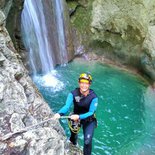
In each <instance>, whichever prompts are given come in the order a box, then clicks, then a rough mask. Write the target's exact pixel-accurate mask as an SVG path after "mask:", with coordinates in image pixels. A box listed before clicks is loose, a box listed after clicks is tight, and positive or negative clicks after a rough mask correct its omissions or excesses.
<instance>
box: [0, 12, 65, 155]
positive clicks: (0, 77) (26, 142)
mask: <svg viewBox="0 0 155 155" xmlns="http://www.w3.org/2000/svg"><path fill="white" fill-rule="evenodd" d="M51 116H52V112H51V110H50V108H49V107H48V105H47V104H46V103H45V101H44V100H43V98H42V96H41V95H40V93H39V92H38V90H37V88H36V87H35V86H34V84H33V83H32V81H31V79H30V77H29V76H28V72H27V71H26V70H25V68H24V66H23V64H22V62H21V60H20V56H19V54H18V53H17V52H16V51H15V49H14V47H13V44H12V41H11V39H10V37H9V35H8V32H7V31H6V28H5V16H4V14H3V13H2V12H1V11H0V154H2V155H3V154H7V155H9V154H16V155H19V154H29V155H34V154H40V155H41V154H42V155H44V154H46V155H48V154H49V155H51V154H53V155H54V154H55V155H64V154H65V151H64V139H65V138H64V136H63V135H64V133H63V130H62V128H61V126H60V125H59V123H58V121H51V122H49V123H44V124H43V125H41V126H38V127H37V128H32V129H31V130H28V131H27V132H24V133H20V134H16V135H13V136H12V137H10V138H9V139H7V140H5V141H2V139H1V138H2V137H4V136H5V135H6V134H8V133H12V132H16V131H19V130H21V129H23V128H25V127H26V126H31V125H34V124H36V123H38V122H41V121H43V120H45V119H47V118H50V117H51ZM38 146H39V147H38Z"/></svg>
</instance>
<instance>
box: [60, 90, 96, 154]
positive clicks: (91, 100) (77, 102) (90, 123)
mask: <svg viewBox="0 0 155 155" xmlns="http://www.w3.org/2000/svg"><path fill="white" fill-rule="evenodd" d="M72 104H74V108H73V112H74V114H78V115H79V118H80V122H81V124H82V127H83V133H84V155H91V149H92V137H93V133H94V128H95V126H96V118H95V117H94V113H95V111H96V108H97V105H98V98H97V95H96V94H95V93H94V91H93V90H92V89H90V90H89V94H88V95H87V96H84V95H82V94H81V93H80V89H79V88H76V89H75V90H73V91H72V92H71V93H69V95H68V97H67V100H66V104H65V106H64V107H62V108H61V109H60V110H59V112H58V113H59V114H60V115H64V114H65V113H67V112H68V110H69V108H70V107H71V105H72ZM70 141H71V142H72V143H73V144H74V145H76V143H77V134H75V133H73V132H72V131H71V137H70Z"/></svg>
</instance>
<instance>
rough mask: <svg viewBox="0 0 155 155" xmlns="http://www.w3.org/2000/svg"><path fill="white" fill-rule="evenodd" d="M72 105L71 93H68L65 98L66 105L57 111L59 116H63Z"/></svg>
mask: <svg viewBox="0 0 155 155" xmlns="http://www.w3.org/2000/svg"><path fill="white" fill-rule="evenodd" d="M72 103H73V95H72V93H69V94H68V96H67V100H66V104H65V105H64V106H63V107H62V108H61V109H60V110H59V111H58V113H59V114H60V115H64V114H66V113H67V112H68V110H69V108H70V107H71V105H72Z"/></svg>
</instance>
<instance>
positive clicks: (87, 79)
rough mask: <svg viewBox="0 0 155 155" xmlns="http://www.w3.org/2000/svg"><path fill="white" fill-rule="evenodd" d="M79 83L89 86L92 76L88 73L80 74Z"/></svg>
mask: <svg viewBox="0 0 155 155" xmlns="http://www.w3.org/2000/svg"><path fill="white" fill-rule="evenodd" d="M79 82H86V83H90V84H91V82H92V76H91V75H90V74H89V73H82V74H80V77H79Z"/></svg>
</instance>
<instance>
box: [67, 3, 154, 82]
mask: <svg viewBox="0 0 155 155" xmlns="http://www.w3.org/2000/svg"><path fill="white" fill-rule="evenodd" d="M67 2H68V6H69V10H70V18H71V23H72V26H73V27H74V29H76V31H77V32H76V33H77V34H79V36H80V37H79V38H78V39H79V40H80V43H81V44H82V45H83V46H84V47H85V49H86V51H92V52H95V53H97V54H98V55H100V56H102V55H104V56H106V57H108V58H109V59H112V60H113V61H119V62H121V63H122V64H125V65H130V66H134V67H136V68H138V69H139V70H141V71H142V72H143V73H144V74H146V75H148V76H149V77H150V78H151V79H152V80H155V47H154V42H155V38H154V35H153V34H154V31H155V12H154V9H155V0H152V1H147V0H126V1H119V0H104V1H103V0H90V1H88V0H85V1H81V0H75V1H70V0H68V1H67Z"/></svg>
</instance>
